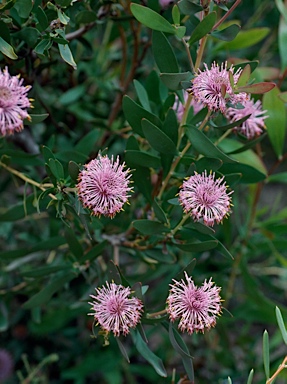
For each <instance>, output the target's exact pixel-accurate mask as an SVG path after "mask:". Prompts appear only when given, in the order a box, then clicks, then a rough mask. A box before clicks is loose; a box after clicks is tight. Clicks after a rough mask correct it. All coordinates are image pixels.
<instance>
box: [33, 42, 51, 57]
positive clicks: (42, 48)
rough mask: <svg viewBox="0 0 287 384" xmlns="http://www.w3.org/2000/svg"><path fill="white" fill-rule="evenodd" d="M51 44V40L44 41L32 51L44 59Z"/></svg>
mask: <svg viewBox="0 0 287 384" xmlns="http://www.w3.org/2000/svg"><path fill="white" fill-rule="evenodd" d="M52 44H53V42H52V40H51V39H44V40H42V41H40V43H39V44H37V45H36V47H35V48H34V51H35V52H36V53H37V55H38V56H40V57H45V55H47V52H48V50H49V49H50V48H51V47H52Z"/></svg>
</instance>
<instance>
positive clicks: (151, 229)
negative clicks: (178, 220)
mask: <svg viewBox="0 0 287 384" xmlns="http://www.w3.org/2000/svg"><path fill="white" fill-rule="evenodd" d="M132 225H133V227H134V228H136V229H137V230H138V231H139V232H141V233H143V234H144V235H149V236H152V235H161V234H162V233H164V232H169V228H168V227H166V226H165V225H163V224H162V223H160V222H158V221H153V220H147V219H143V220H135V221H133V222H132Z"/></svg>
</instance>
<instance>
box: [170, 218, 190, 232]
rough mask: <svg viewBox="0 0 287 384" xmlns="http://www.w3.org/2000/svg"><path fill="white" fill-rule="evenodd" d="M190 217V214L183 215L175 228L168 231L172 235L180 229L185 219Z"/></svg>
mask: <svg viewBox="0 0 287 384" xmlns="http://www.w3.org/2000/svg"><path fill="white" fill-rule="evenodd" d="M189 217H190V215H188V214H186V215H184V216H183V218H182V219H181V221H180V222H179V223H178V224H177V226H176V227H175V228H173V230H171V231H170V233H171V235H172V236H174V235H175V234H176V232H177V231H178V230H179V229H181V227H182V226H183V224H184V223H185V222H186V220H187V219H188V218H189Z"/></svg>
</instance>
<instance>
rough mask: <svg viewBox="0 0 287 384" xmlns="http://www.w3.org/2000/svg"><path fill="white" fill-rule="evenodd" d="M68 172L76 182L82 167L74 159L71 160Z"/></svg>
mask: <svg viewBox="0 0 287 384" xmlns="http://www.w3.org/2000/svg"><path fill="white" fill-rule="evenodd" d="M68 172H69V175H70V177H71V179H72V180H73V181H74V182H77V180H78V175H79V172H80V167H79V166H78V164H77V163H75V162H74V161H70V162H69V165H68Z"/></svg>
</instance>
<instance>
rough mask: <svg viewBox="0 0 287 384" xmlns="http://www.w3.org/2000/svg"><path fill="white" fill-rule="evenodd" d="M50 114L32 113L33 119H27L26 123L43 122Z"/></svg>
mask: <svg viewBox="0 0 287 384" xmlns="http://www.w3.org/2000/svg"><path fill="white" fill-rule="evenodd" d="M48 116H49V114H48V113H42V114H39V115H35V114H31V115H30V118H31V120H28V119H25V120H24V124H25V125H33V124H38V123H41V122H42V121H44V120H45V119H47V117H48Z"/></svg>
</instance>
